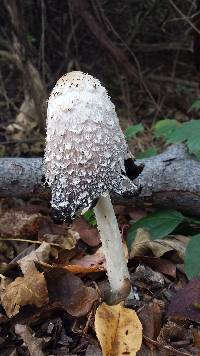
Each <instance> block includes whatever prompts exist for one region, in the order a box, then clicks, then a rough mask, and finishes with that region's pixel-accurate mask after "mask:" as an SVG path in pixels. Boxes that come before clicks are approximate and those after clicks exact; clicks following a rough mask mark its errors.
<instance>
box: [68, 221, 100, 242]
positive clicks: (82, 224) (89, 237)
mask: <svg viewBox="0 0 200 356" xmlns="http://www.w3.org/2000/svg"><path fill="white" fill-rule="evenodd" d="M72 228H73V230H75V231H77V232H78V233H79V235H80V238H81V240H82V241H84V242H85V243H86V244H88V245H89V246H91V247H96V246H98V245H99V244H100V242H101V241H100V235H99V232H98V230H97V228H96V227H93V226H91V225H90V224H89V223H88V222H87V221H86V220H85V219H84V218H83V217H82V216H81V217H79V218H78V219H76V220H74V222H73V224H72Z"/></svg>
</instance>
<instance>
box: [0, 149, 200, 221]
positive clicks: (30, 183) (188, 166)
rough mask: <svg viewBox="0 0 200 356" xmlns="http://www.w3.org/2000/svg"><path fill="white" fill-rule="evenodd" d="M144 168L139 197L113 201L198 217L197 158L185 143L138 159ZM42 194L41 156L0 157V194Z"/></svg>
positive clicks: (45, 193) (199, 172) (45, 191)
mask: <svg viewBox="0 0 200 356" xmlns="http://www.w3.org/2000/svg"><path fill="white" fill-rule="evenodd" d="M141 162H143V163H144V164H145V168H144V170H143V172H142V173H141V175H140V176H139V178H138V179H136V183H137V184H140V185H141V186H142V192H141V194H140V195H139V196H138V197H135V198H131V199H126V200H124V199H123V198H122V197H120V196H116V195H113V197H112V198H113V202H114V203H123V204H128V205H136V206H139V207H143V206H152V207H157V208H168V209H177V210H179V211H182V212H183V213H185V214H188V215H193V216H197V217H200V161H198V160H197V159H196V158H195V157H194V156H191V155H189V154H188V152H187V149H186V147H185V146H184V145H182V144H178V145H172V146H170V147H168V148H167V149H166V150H165V151H164V152H163V153H161V154H159V155H156V156H154V157H151V158H146V159H143V160H139V161H138V163H141ZM33 196H36V197H43V198H45V199H49V197H50V195H49V191H48V189H47V188H46V187H45V185H44V177H43V170H42V158H1V159H0V197H20V198H30V197H33Z"/></svg>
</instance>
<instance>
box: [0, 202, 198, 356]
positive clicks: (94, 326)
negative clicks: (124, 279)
mask: <svg viewBox="0 0 200 356" xmlns="http://www.w3.org/2000/svg"><path fill="white" fill-rule="evenodd" d="M17 204H18V202H17V203H16V204H15V206H13V207H12V208H7V209H3V211H2V214H0V222H1V226H0V232H1V236H2V237H1V239H2V240H1V242H2V244H1V245H0V273H1V290H0V295H1V306H0V353H2V352H4V351H5V352H7V353H8V350H10V352H11V351H12V352H13V355H18V354H19V355H22V356H23V355H34V354H37V355H54V354H55V355H69V356H72V355H81V356H82V355H86V356H87V355H89V356H90V355H102V352H103V355H110V356H111V355H113V356H114V355H124V354H127V355H128V354H129V355H136V354H137V355H139V356H140V355H141V356H143V355H149V354H153V355H170V354H173V355H176V354H177V355H178V354H179V355H193V354H198V353H200V341H199V340H200V328H199V323H200V319H199V313H200V311H199V310H200V307H199V305H200V300H199V295H200V294H199V278H198V277H197V278H196V279H194V280H193V279H192V280H191V282H189V284H188V281H187V277H186V275H185V272H184V264H183V263H184V260H185V255H186V256H187V260H186V263H187V267H185V268H186V272H187V270H189V271H190V270H191V271H192V268H193V267H192V266H191V265H190V260H191V258H190V254H189V258H188V253H189V252H190V249H191V244H188V242H190V241H191V238H190V236H184V234H183V235H182V233H183V232H182V231H181V234H180V233H179V232H178V233H177V232H176V233H174V232H173V231H172V227H171V226H172V225H173V226H177V223H178V219H179V215H178V214H175V213H174V212H172V213H171V212H170V213H169V211H168V212H167V214H168V215H167V219H169V216H170V215H172V217H173V219H174V217H175V218H177V222H176V224H174V220H173V223H172V224H171V225H170V224H169V225H170V227H169V228H168V227H167V225H165V226H164V228H165V230H166V231H170V232H168V233H170V235H168V234H166V236H164V235H163V233H162V232H161V231H160V230H159V235H160V236H162V237H161V239H159V238H158V237H157V238H156V239H154V236H153V239H152V238H151V231H153V234H154V232H155V231H158V230H156V229H157V228H156V227H155V228H154V227H151V229H150V230H149V229H148V226H147V225H146V222H145V226H144V227H143V226H140V225H141V223H138V226H139V228H138V229H137V230H136V234H135V238H134V240H133V241H132V243H131V246H130V249H129V256H128V255H127V258H128V257H129V271H130V274H131V282H132V285H133V286H134V291H135V292H136V294H137V295H138V296H139V298H138V300H126V301H125V304H124V305H123V303H122V304H117V305H114V306H113V305H106V304H105V300H107V297H106V295H107V294H109V286H108V282H107V278H106V273H105V272H106V271H105V264H104V262H105V260H104V255H103V253H102V250H101V247H100V243H99V234H98V231H97V229H96V227H94V226H92V225H90V224H89V223H88V222H87V221H85V220H84V218H83V217H81V218H79V219H77V220H76V221H75V223H73V225H72V227H71V228H70V229H69V227H67V226H64V225H62V226H61V225H55V224H54V223H53V222H52V221H51V219H50V218H49V217H48V208H47V207H46V206H45V204H44V203H43V202H42V201H41V207H40V204H38V203H37V207H35V206H33V205H31V204H30V203H29V202H28V203H25V202H23V201H20V204H19V206H20V209H19V207H18V206H17ZM115 210H116V213H117V217H118V222H119V226H120V227H121V230H122V235H123V238H124V239H126V237H127V230H128V228H129V227H130V224H131V223H132V220H133V218H134V217H135V219H136V220H137V221H139V220H141V219H144V216H146V215H147V212H145V211H142V210H141V209H140V210H139V209H138V211H137V209H136V208H134V209H133V208H130V209H129V208H128V207H123V206H117V207H116V208H115ZM129 210H130V215H129ZM147 216H148V215H147ZM149 216H150V215H149ZM154 216H157V215H156V214H154V215H153V218H154ZM160 217H161V218H162V221H164V216H163V213H162V214H160ZM158 218H159V214H158ZM182 219H183V218H182V217H181V219H179V222H180V221H181V220H182ZM12 221H14V222H15V223H14V224H15V226H14V227H13V225H12V224H11V222H12ZM154 221H156V219H155V218H154ZM150 223H152V222H151V221H150ZM124 227H126V228H125V229H124ZM159 229H160V227H159ZM172 233H173V235H172ZM129 236H130V235H129ZM9 239H10V240H9ZM188 246H189V247H188ZM192 247H193V245H192ZM188 251H189V252H188ZM192 253H196V252H195V251H194V252H192ZM197 255H198V254H197V253H196V254H195V256H197ZM1 261H2V262H1ZM188 261H189V262H188ZM188 263H189V267H188ZM195 274H198V271H196V270H195ZM105 290H107V292H106V293H104V291H105ZM102 302H104V303H103V304H102ZM142 328H143V331H142ZM127 330H128V334H127V335H128V336H127V335H126V333H127ZM104 334H105V335H104ZM5 335H7V336H5ZM13 335H14V337H13ZM95 335H96V336H95ZM113 335H114V336H113ZM105 336H106V337H105ZM129 336H130V338H129ZM142 336H143V342H142ZM113 338H114V339H113ZM113 340H114V342H113ZM141 342H142V346H141ZM125 344H126V345H125ZM140 346H141V347H140ZM101 349H102V351H101ZM139 349H140V351H137V350H139ZM6 350H7V351H6ZM2 354H3V353H2ZM10 355H11V353H10Z"/></svg>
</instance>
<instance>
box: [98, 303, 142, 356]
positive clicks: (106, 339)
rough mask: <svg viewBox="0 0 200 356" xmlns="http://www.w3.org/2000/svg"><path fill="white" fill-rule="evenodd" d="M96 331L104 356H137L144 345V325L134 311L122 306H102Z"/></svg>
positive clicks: (99, 310)
mask: <svg viewBox="0 0 200 356" xmlns="http://www.w3.org/2000/svg"><path fill="white" fill-rule="evenodd" d="M95 330H96V334H97V338H98V340H99V342H100V345H101V348H102V352H103V356H122V355H130V356H134V355H136V352H137V351H138V350H139V349H140V347H141V344H142V325H141V323H140V321H139V319H138V317H137V314H136V312H135V311H134V310H131V309H128V308H124V307H123V306H122V304H117V305H112V306H109V305H107V304H105V303H103V304H102V305H100V307H99V308H98V309H97V311H96V315H95Z"/></svg>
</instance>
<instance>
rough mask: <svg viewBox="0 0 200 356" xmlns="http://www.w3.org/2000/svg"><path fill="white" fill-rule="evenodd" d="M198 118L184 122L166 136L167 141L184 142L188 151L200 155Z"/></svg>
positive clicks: (199, 122) (199, 124)
mask: <svg viewBox="0 0 200 356" xmlns="http://www.w3.org/2000/svg"><path fill="white" fill-rule="evenodd" d="M199 135H200V120H190V121H188V122H184V123H183V124H181V126H179V127H178V128H176V129H175V130H174V131H173V132H172V133H171V134H170V135H168V137H167V143H175V142H184V141H185V142H186V145H187V147H188V149H189V152H190V153H194V154H195V155H196V156H197V158H198V157H199V156H200V140H199Z"/></svg>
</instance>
